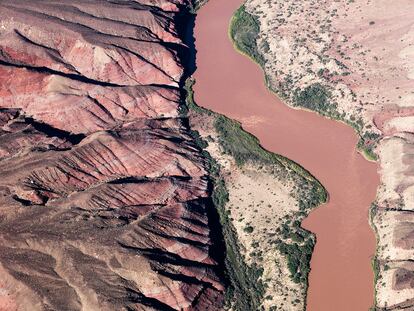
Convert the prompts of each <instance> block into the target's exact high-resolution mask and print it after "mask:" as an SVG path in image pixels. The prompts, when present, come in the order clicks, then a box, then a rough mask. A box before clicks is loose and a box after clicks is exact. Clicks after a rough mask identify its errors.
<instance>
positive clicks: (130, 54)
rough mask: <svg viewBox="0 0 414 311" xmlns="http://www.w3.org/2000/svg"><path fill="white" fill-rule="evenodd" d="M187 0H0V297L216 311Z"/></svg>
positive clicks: (39, 303)
mask: <svg viewBox="0 0 414 311" xmlns="http://www.w3.org/2000/svg"><path fill="white" fill-rule="evenodd" d="M188 5H189V3H188V2H187V1H186V0H139V1H132V0H131V1H121V0H117V1H99V0H87V1H84V0H82V1H81V0H75V1H69V2H62V1H41V0H34V1H23V0H13V1H8V0H5V1H1V2H0V176H1V178H0V245H1V246H0V248H1V250H0V310H30V311H32V310H217V309H219V308H220V306H221V304H222V300H223V289H224V285H223V280H222V277H221V275H222V273H221V272H220V271H221V270H222V267H220V263H219V261H218V260H217V258H216V257H215V255H217V254H218V252H217V251H216V250H215V249H216V248H217V243H216V242H217V237H216V236H215V234H216V233H215V232H213V231H212V230H211V228H212V226H214V225H215V224H214V223H213V220H212V218H211V217H210V216H209V215H210V213H211V212H212V206H211V198H210V191H209V180H208V176H207V171H206V164H205V160H204V158H203V157H202V155H201V152H200V150H199V149H198V148H197V147H196V145H195V143H194V142H193V139H192V137H191V136H190V130H189V128H188V125H187V122H186V119H185V118H181V117H180V113H179V106H180V101H181V96H180V94H181V91H180V85H181V80H182V77H183V74H184V68H183V62H182V57H183V54H184V53H185V52H186V46H185V45H184V44H183V43H182V33H181V30H180V29H179V27H177V21H178V20H182V19H183V18H185V12H187V8H186V6H188Z"/></svg>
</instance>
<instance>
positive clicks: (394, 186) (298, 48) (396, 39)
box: [246, 0, 414, 310]
mask: <svg viewBox="0 0 414 311" xmlns="http://www.w3.org/2000/svg"><path fill="white" fill-rule="evenodd" d="M246 9H247V11H249V12H250V13H252V14H253V15H254V16H256V17H257V18H258V21H259V23H260V35H259V38H258V40H257V44H258V47H259V50H260V52H261V54H262V56H263V61H264V64H265V65H264V66H265V71H266V75H267V78H268V82H269V84H270V86H271V87H272V88H273V89H274V90H275V91H277V92H278V93H279V95H280V96H281V97H283V98H284V99H285V100H286V101H287V102H288V103H289V104H291V105H299V106H305V107H306V108H309V109H312V110H316V111H318V112H320V113H322V114H325V115H328V116H330V117H333V118H336V119H341V120H344V121H346V122H348V123H349V124H351V125H352V126H353V127H354V128H355V129H356V130H357V131H358V132H359V134H360V136H361V141H360V144H359V147H360V148H361V149H363V150H365V152H366V154H367V155H368V156H371V157H374V154H373V153H376V155H377V157H378V161H379V165H380V175H381V186H380V188H379V190H378V195H377V202H375V204H374V205H375V206H376V208H374V209H373V212H374V213H373V224H374V227H375V230H376V231H377V238H378V251H377V262H378V277H377V282H376V292H377V294H376V300H377V306H376V308H377V309H378V310H411V309H413V308H414V301H413V297H414V273H413V271H414V269H413V265H412V260H413V249H414V243H413V239H414V234H413V232H414V229H413V224H414V221H413V219H412V213H413V211H414V205H413V204H414V178H413V175H414V169H413V159H414V95H413V90H414V80H413V79H414V75H413V73H414V67H413V64H414V63H413V56H414V22H413V21H414V3H413V2H412V1H409V0H398V1H393V2H390V1H385V0H379V1H370V0H369V1H362V0H352V1H348V0H343V1H313V0H309V1H308V0H307V1H293V0H292V1H278V0H268V1H262V0H248V1H247V3H246ZM375 212H376V213H375Z"/></svg>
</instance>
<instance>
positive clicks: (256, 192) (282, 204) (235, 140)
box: [187, 80, 326, 310]
mask: <svg viewBox="0 0 414 311" xmlns="http://www.w3.org/2000/svg"><path fill="white" fill-rule="evenodd" d="M191 87H192V80H188V83H187V90H188V94H189V96H188V97H187V104H188V107H189V112H188V116H189V119H190V125H191V128H193V129H194V130H196V131H197V132H198V133H199V135H200V138H202V141H203V143H202V144H201V146H202V147H205V150H206V151H207V152H208V154H209V155H208V158H210V157H211V158H210V161H211V163H212V164H211V165H210V168H211V173H212V177H213V184H214V190H213V198H215V204H216V208H217V209H218V211H219V214H220V219H221V223H222V226H223V232H224V239H225V242H226V248H227V257H226V267H227V274H228V277H229V280H230V283H231V286H230V288H229V291H228V295H227V302H228V306H231V307H232V309H233V310H257V309H259V308H260V307H264V308H265V309H266V310H273V309H274V310H279V309H280V308H281V309H282V310H285V309H286V310H291V309H292V308H294V309H295V310H304V308H305V299H304V298H305V296H306V290H307V274H308V271H309V260H310V256H311V252H312V249H313V245H314V242H315V241H314V237H313V236H312V235H311V234H310V233H309V232H307V231H306V230H303V229H301V228H300V226H299V224H300V222H301V220H302V219H303V218H304V217H306V216H307V215H308V213H309V211H310V210H312V208H314V207H315V206H317V205H319V204H321V203H322V202H324V201H325V200H326V192H325V190H324V189H323V187H322V186H321V185H320V184H319V183H318V182H317V181H316V180H315V179H314V178H313V176H311V175H310V174H309V173H308V172H307V171H306V170H304V169H303V168H301V167H300V166H298V165H297V164H296V163H294V162H292V161H290V160H288V159H286V158H284V157H281V156H278V155H276V154H273V153H270V152H268V151H266V150H264V149H263V148H262V147H261V146H260V144H259V141H258V140H257V139H256V138H255V137H253V136H252V135H250V134H248V133H246V132H245V131H244V130H243V129H242V128H241V126H240V125H239V124H238V123H237V122H236V121H232V120H230V119H228V118H226V117H224V116H222V115H220V114H217V113H214V112H212V111H209V110H206V109H203V108H201V107H199V106H197V105H196V104H195V103H194V101H193V98H192V89H191ZM304 198H306V199H304ZM276 308H277V309H276Z"/></svg>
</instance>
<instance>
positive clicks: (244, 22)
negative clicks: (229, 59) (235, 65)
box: [230, 5, 266, 65]
mask: <svg viewBox="0 0 414 311" xmlns="http://www.w3.org/2000/svg"><path fill="white" fill-rule="evenodd" d="M259 31H260V26H259V22H258V21H257V19H256V17H255V16H253V15H251V14H249V13H247V12H246V7H245V6H244V5H242V6H241V7H240V8H239V9H238V10H237V11H236V12H235V13H234V15H233V17H232V20H231V23H230V37H231V39H232V40H233V42H234V44H235V45H236V48H237V49H238V50H239V51H241V52H242V53H244V54H246V55H248V56H249V57H251V58H252V59H253V60H254V61H255V62H257V63H258V64H260V65H264V59H263V56H262V55H261V54H260V53H259V51H258V49H257V42H256V40H257V37H258V36H259ZM264 48H266V47H264Z"/></svg>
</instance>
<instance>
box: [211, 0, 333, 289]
mask: <svg viewBox="0 0 414 311" xmlns="http://www.w3.org/2000/svg"><path fill="white" fill-rule="evenodd" d="M259 31H260V27H259V22H258V20H257V18H256V17H255V16H253V15H251V14H249V13H248V12H247V11H246V8H245V6H244V5H242V6H241V7H240V8H239V9H238V10H237V11H236V12H235V13H234V15H233V18H232V20H231V23H230V29H229V34H230V37H231V39H232V40H233V44H234V45H235V47H236V49H237V50H239V51H240V52H241V53H243V54H246V55H247V56H248V57H250V58H251V59H253V61H255V62H256V63H258V64H259V65H260V66H261V67H262V68H263V67H264V58H263V56H262V55H261V54H260V52H259V49H258V47H257V37H258V35H259ZM263 48H264V50H265V51H266V50H268V46H267V47H263ZM266 84H267V85H268V87H269V84H268V81H267V79H266ZM294 97H295V102H296V105H298V106H302V107H305V108H308V109H312V110H317V111H318V112H321V113H324V114H326V113H325V112H326V111H329V112H330V111H336V106H334V105H332V104H330V103H329V99H330V92H329V91H328V90H327V89H326V88H325V87H324V86H323V85H319V84H315V85H312V86H310V87H308V88H306V89H305V90H303V91H300V90H297V91H296V92H295V94H294ZM215 126H216V130H217V132H218V133H219V134H220V144H221V146H222V147H223V150H224V152H225V153H227V154H230V155H232V156H233V157H234V158H235V160H236V162H237V164H239V165H243V164H244V163H246V162H247V161H253V162H260V163H262V164H272V165H276V166H277V165H279V167H283V168H285V169H286V170H285V171H287V172H293V173H296V174H297V176H296V183H297V184H299V185H300V186H299V188H298V189H297V195H296V198H297V199H298V200H299V209H300V211H299V212H298V213H297V214H295V215H293V220H287V221H286V222H285V223H284V224H283V225H282V227H281V228H280V229H279V232H280V233H281V235H282V237H283V240H282V239H279V240H278V241H277V243H276V244H277V247H278V249H279V251H280V252H281V253H282V254H284V255H285V256H286V258H287V261H288V268H289V271H290V273H291V276H292V279H293V281H294V282H296V283H303V284H304V286H305V288H307V286H308V274H309V271H310V259H311V256H312V252H313V248H314V245H315V238H314V237H313V235H312V234H311V233H310V232H308V231H306V230H304V229H303V228H301V227H300V223H301V220H302V219H303V218H304V217H306V216H307V214H308V213H309V211H310V210H311V209H312V208H314V207H316V206H318V205H320V204H321V203H324V202H326V200H327V193H326V191H325V189H324V188H323V186H322V185H321V184H320V183H319V182H318V181H317V180H316V179H315V178H314V177H313V176H312V175H311V174H310V173H309V172H308V171H306V170H305V169H304V168H302V167H301V166H299V165H298V164H296V163H294V162H292V161H290V160H289V159H287V158H285V157H282V156H280V155H276V154H273V153H270V152H268V151H266V150H264V149H263V148H262V147H261V146H260V144H259V141H258V140H257V138H255V137H254V136H252V135H250V134H249V133H246V132H244V131H243V130H242V129H241V126H240V124H239V123H237V122H235V121H233V120H229V119H227V118H226V117H224V116H219V117H218V118H217V119H216V122H215ZM282 173H283V170H282V172H281V171H279V172H278V175H280V174H282ZM279 177H280V176H279ZM291 177H292V175H291ZM293 177H294V175H293Z"/></svg>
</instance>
